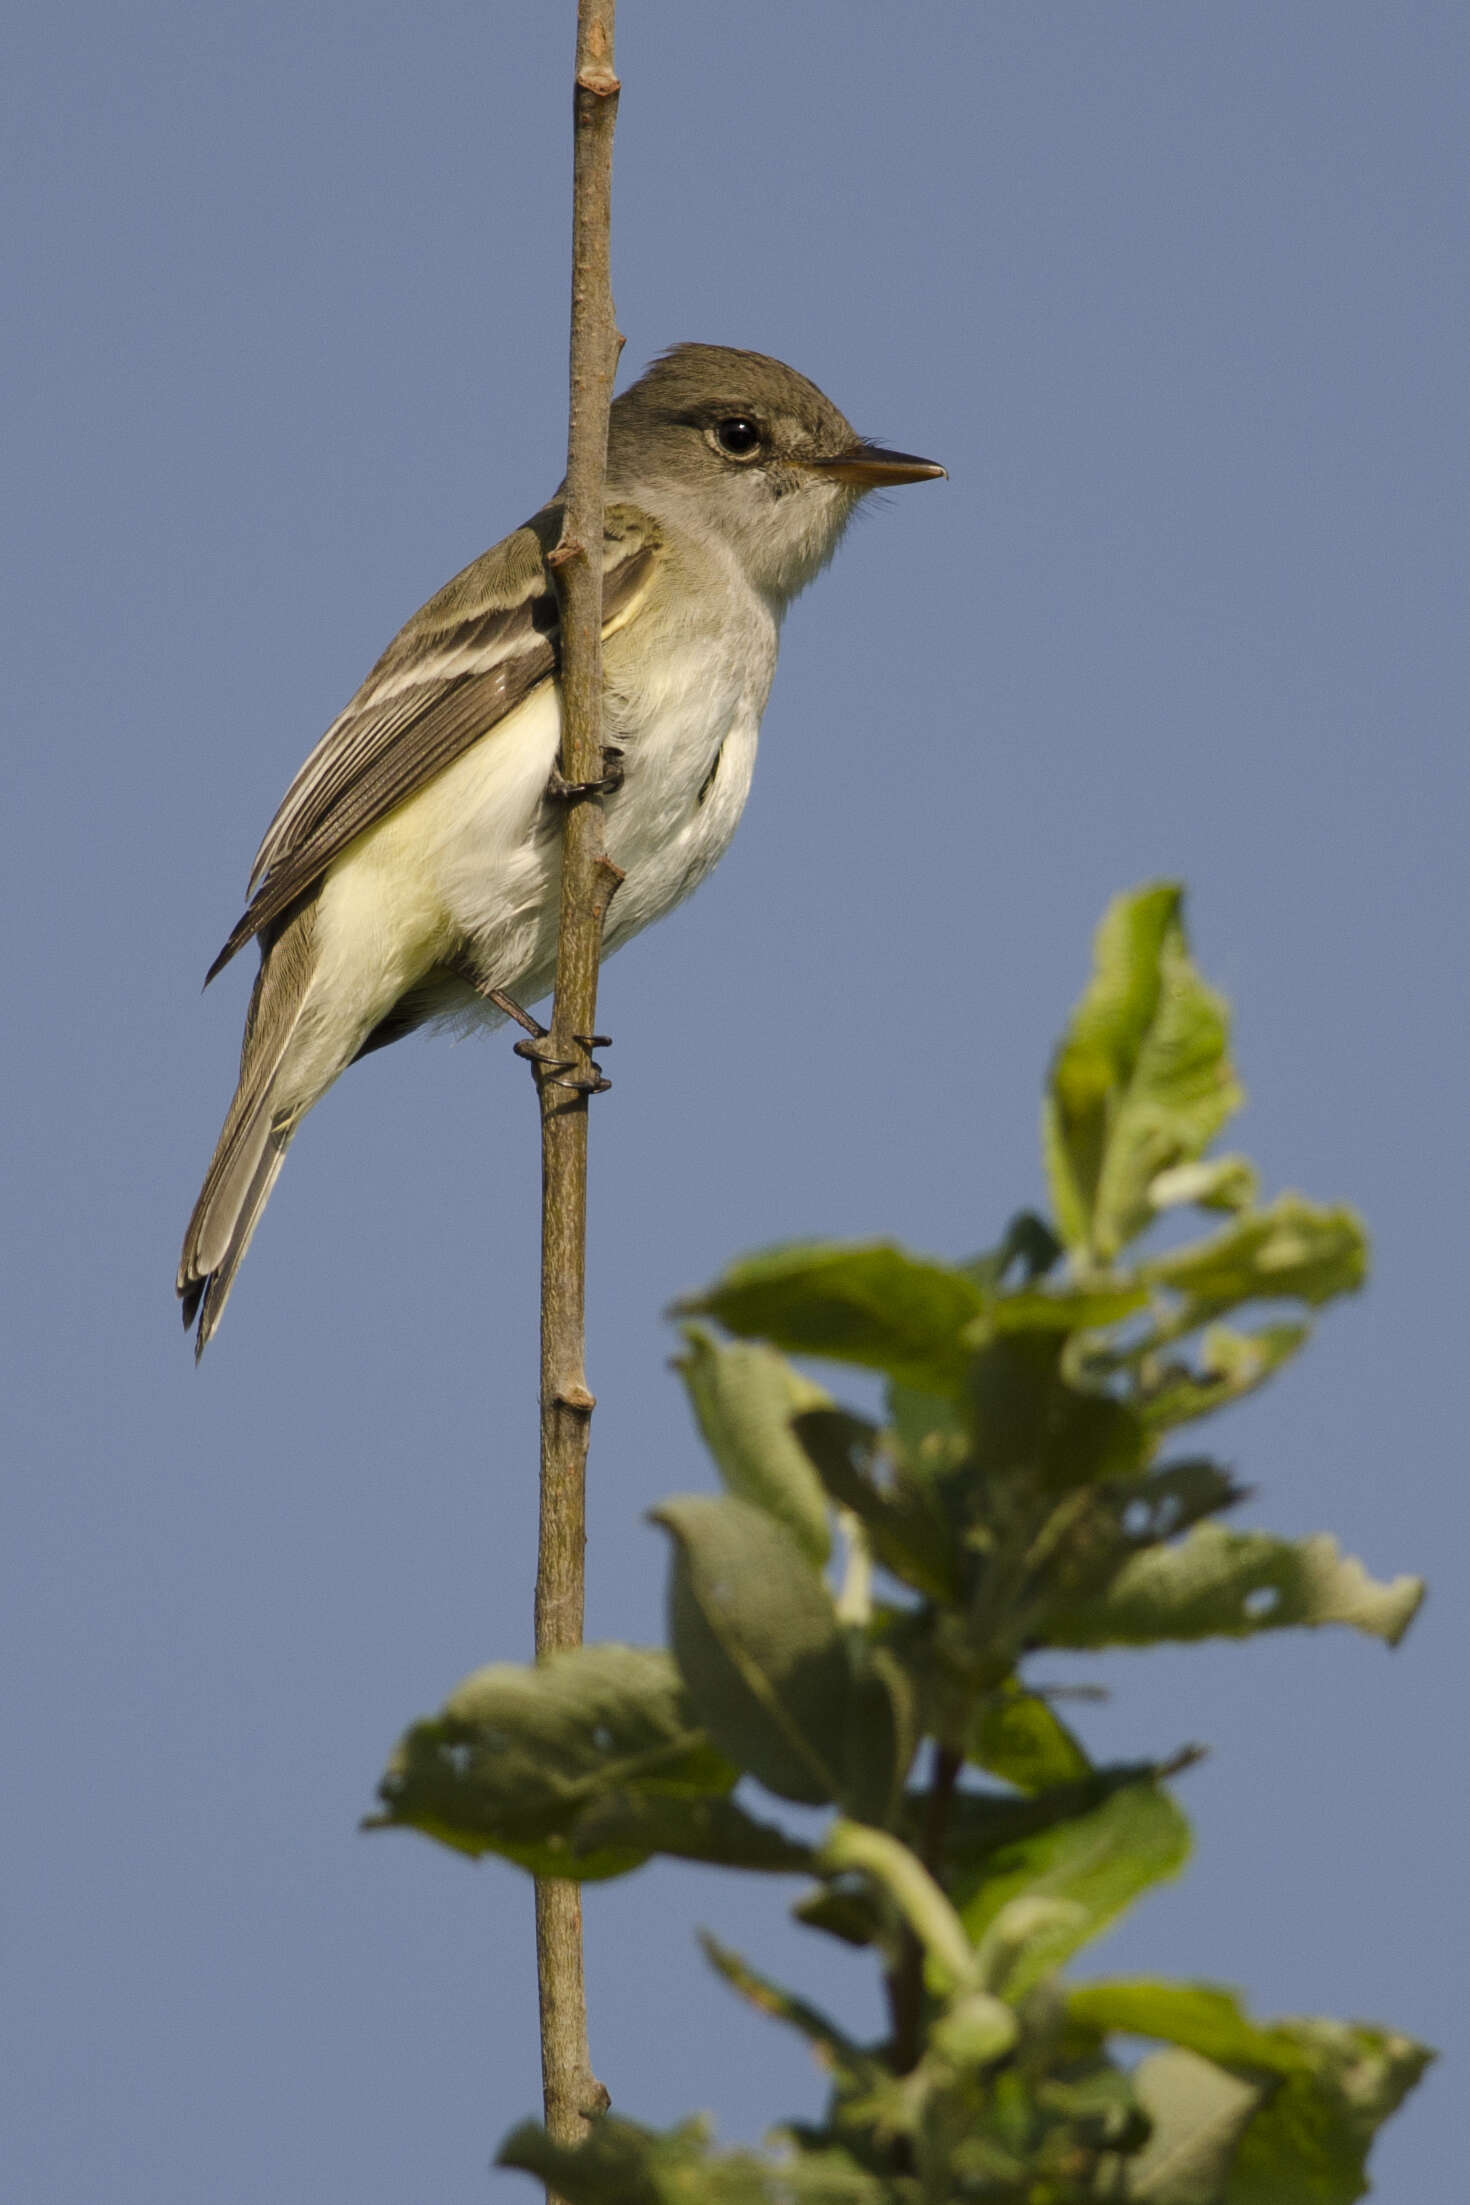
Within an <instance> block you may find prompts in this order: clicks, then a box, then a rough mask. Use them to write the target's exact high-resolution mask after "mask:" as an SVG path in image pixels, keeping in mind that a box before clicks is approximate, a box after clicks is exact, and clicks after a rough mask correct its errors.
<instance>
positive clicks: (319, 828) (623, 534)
mask: <svg viewBox="0 0 1470 2205" xmlns="http://www.w3.org/2000/svg"><path fill="white" fill-rule="evenodd" d="M560 521H561V515H560V511H559V509H558V508H556V507H554V506H552V507H547V508H546V510H545V511H544V512H543V513H538V514H537V516H536V518H535V519H534V520H533V521H531V522H529V523H528V524H527V526H526V527H525V528H522V529H518V530H517V531H516V533H515V535H513V536H508V537H507V538H506V539H505V541H504V543H502V544H497V545H496V547H495V548H494V550H493V551H488V552H486V553H485V555H484V557H483V558H481V559H477V560H476V561H475V562H474V564H473V565H472V566H469V567H466V568H465V570H464V572H463V573H462V574H459V575H456V576H455V578H454V580H453V581H452V582H450V583H447V584H446V586H445V587H444V588H443V589H442V590H441V591H440V592H439V594H438V595H437V597H432V598H430V600H429V602H428V604H427V605H425V606H424V607H423V609H422V610H421V611H420V612H418V613H416V614H415V615H414V617H413V619H412V620H411V621H409V623H408V625H407V626H406V627H405V628H404V629H403V630H402V631H401V633H400V634H399V635H398V636H396V637H395V638H394V640H393V642H392V643H390V644H389V646H388V648H387V650H386V651H385V652H384V653H383V656H382V657H381V658H380V659H379V661H378V663H377V665H376V666H375V667H374V668H373V670H372V672H371V673H370V674H369V675H368V678H367V680H366V681H365V682H364V683H363V685H362V687H361V689H359V690H358V692H357V695H356V696H355V697H354V698H353V700H352V702H351V703H350V704H349V705H348V707H347V709H346V710H345V712H342V713H341V714H339V716H338V717H337V719H335V720H334V721H333V722H332V725H331V726H330V727H329V728H328V729H327V732H326V734H325V735H324V736H323V737H322V739H321V741H320V742H319V743H318V744H317V746H316V748H315V750H314V751H313V752H312V754H311V756H310V757H309V758H308V759H307V761H306V763H305V765H304V766H303V767H302V768H301V771H300V772H299V773H298V774H297V776H296V778H295V780H294V781H293V782H292V784H291V786H290V788H289V789H288V790H287V792H286V795H285V797H284V798H283V800H282V803H281V806H280V809H279V810H278V811H277V813H276V816H275V818H274V819H273V820H272V821H271V824H270V826H269V827H268V828H267V830H266V834H265V839H264V840H263V841H262V843H261V845H260V849H259V852H258V853H257V855H256V859H255V864H254V866H253V868H252V870H251V875H250V884H249V885H250V892H251V895H250V903H249V905H248V907H247V909H246V910H245V912H244V913H243V914H242V916H241V917H240V918H239V919H238V920H237V922H236V924H235V926H234V928H233V929H232V931H231V933H230V937H229V939H228V941H227V942H226V943H225V945H224V947H223V949H222V950H221V951H220V953H219V955H218V956H217V957H216V959H215V961H214V963H213V964H212V965H211V966H210V968H209V972H208V974H207V975H206V979H205V985H206V986H208V984H209V981H211V980H212V979H213V978H214V977H215V975H216V973H218V972H221V971H223V969H224V967H225V966H226V965H227V964H228V963H229V961H230V959H231V958H232V957H233V956H234V955H235V953H236V952H237V950H239V949H242V948H243V947H244V945H245V943H246V942H248V941H249V940H250V939H251V937H252V935H255V934H258V933H259V932H260V930H261V928H262V927H265V926H269V925H270V924H271V922H272V921H273V920H275V919H278V918H279V917H281V915H282V914H283V913H284V912H286V911H288V910H289V909H290V907H291V906H292V905H293V904H294V903H297V902H298V901H299V900H300V898H301V897H302V896H303V895H305V894H306V893H307V891H308V890H309V889H311V888H312V887H313V886H314V885H315V884H316V882H317V881H319V880H320V879H321V876H322V875H323V873H324V872H325V871H326V870H327V867H328V866H329V865H330V864H331V863H332V861H333V859H334V858H336V857H338V856H340V854H341V852H342V851H343V850H344V849H346V847H347V845H348V844H349V843H350V842H352V841H355V839H356V838H357V836H358V835H360V834H362V833H364V832H365V831H366V829H367V828H369V827H371V826H374V825H375V824H376V823H377V821H378V820H380V819H382V818H384V817H385V816H386V814H387V813H388V812H390V811H392V810H393V809H394V807H395V806H396V805H398V804H401V803H403V802H404V800H405V799H406V798H407V797H410V796H412V795H414V794H415V793H416V791H417V790H419V789H421V788H422V787H423V786H424V785H425V783H426V782H428V781H431V780H432V779H433V778H434V776H435V775H436V774H439V773H442V772H443V770H444V768H445V767H446V766H447V765H449V764H450V763H452V761H453V760H454V759H455V758H457V757H459V756H460V755H461V753H462V752H464V751H466V750H468V749H469V748H470V746H471V745H472V744H474V743H477V742H479V740H480V739H481V737H482V736H484V735H487V734H488V733H489V732H490V730H491V729H492V728H494V727H496V726H497V725H498V724H499V723H500V722H501V721H503V720H504V719H505V718H506V717H507V716H508V714H509V713H511V712H512V711H514V709H515V707H516V706H517V705H518V704H520V703H521V702H522V701H523V700H524V699H525V698H526V697H528V696H529V695H530V694H531V691H532V690H533V689H535V688H536V687H537V686H538V685H539V684H540V683H541V682H543V681H546V680H548V679H549V678H550V677H551V676H552V675H553V674H554V673H555V672H556V669H557V666H558V664H559V662H560V649H559V632H558V620H557V600H556V591H555V587H554V585H553V583H552V579H551V570H550V568H549V566H548V564H547V554H548V553H549V552H550V550H551V548H552V546H553V545H554V544H555V543H556V540H557V537H558V535H559V533H560ZM657 552H658V533H657V529H656V527H655V525H654V524H653V523H652V522H651V521H650V520H649V519H648V517H647V516H646V515H644V514H641V513H637V512H636V511H635V510H634V509H632V508H629V507H615V508H611V509H610V510H609V512H608V516H607V530H606V534H605V537H604V543H603V631H604V633H605V634H606V633H607V632H609V630H611V629H612V628H614V627H619V626H621V625H622V623H623V622H624V621H625V620H626V619H627V618H628V617H629V616H630V614H631V613H632V612H633V610H634V608H635V606H636V604H637V602H638V600H639V598H640V597H641V596H642V594H643V591H644V589H645V588H646V586H647V583H648V579H649V576H650V574H651V572H652V569H653V565H654V561H655V559H656V557H657Z"/></svg>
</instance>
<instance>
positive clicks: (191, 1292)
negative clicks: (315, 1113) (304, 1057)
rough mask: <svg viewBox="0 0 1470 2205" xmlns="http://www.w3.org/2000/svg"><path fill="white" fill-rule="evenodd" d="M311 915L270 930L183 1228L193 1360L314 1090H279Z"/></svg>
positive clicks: (182, 1265)
mask: <svg viewBox="0 0 1470 2205" xmlns="http://www.w3.org/2000/svg"><path fill="white" fill-rule="evenodd" d="M314 917H315V908H314V905H311V904H308V905H307V906H306V908H305V909H304V910H303V911H301V912H299V913H298V914H297V915H296V916H295V917H293V918H292V919H290V920H289V921H288V922H287V924H286V925H285V926H284V927H283V928H282V929H281V931H280V932H279V934H277V935H276V937H275V939H274V940H273V941H272V942H271V944H270V947H269V948H268V950H267V951H266V953H265V956H264V958H263V960H262V962H261V967H260V973H259V976H258V977H257V979H256V982H255V992H254V994H253V995H252V996H251V998H250V1010H249V1014H248V1016H247V1018H246V1021H245V1041H244V1046H243V1048H242V1049H241V1052H240V1084H239V1086H238V1087H237V1088H236V1090H235V1099H234V1101H233V1102H232V1103H231V1105H230V1109H229V1115H228V1116H227V1117H226V1119H225V1122H224V1127H223V1129H222V1131H221V1133H220V1137H219V1142H218V1145H217V1146H216V1148H215V1152H214V1156H213V1158H212V1160H211V1162H210V1166H209V1170H208V1171H207V1172H206V1173H205V1175H204V1185H203V1187H202V1188H201V1189H200V1192H199V1200H198V1201H197V1202H196V1203H195V1205H194V1214H193V1216H192V1217H191V1218H190V1220H189V1229H188V1231H187V1232H186V1233H185V1235H184V1248H183V1254H182V1255H181V1256H180V1258H179V1275H178V1281H177V1287H178V1295H179V1300H180V1302H181V1303H182V1304H183V1313H184V1324H185V1327H186V1328H187V1327H188V1326H189V1325H191V1324H193V1322H194V1320H195V1318H196V1316H197V1318H198V1320H199V1325H198V1331H197V1333H196V1335H195V1341H194V1359H195V1361H196V1362H197V1361H198V1359H199V1357H200V1356H201V1355H202V1354H203V1353H204V1350H205V1348H206V1347H207V1346H208V1345H209V1342H210V1339H211V1338H212V1337H213V1334H214V1331H215V1328H216V1327H217V1326H218V1324H219V1321H220V1318H221V1317H222V1316H223V1315H224V1307H225V1303H226V1301H227V1300H228V1299H229V1293H230V1288H231V1286H232V1284H233V1283H234V1277H235V1273H236V1272H237V1271H238V1270H239V1268H240V1265H241V1262H242V1261H243V1260H244V1256H245V1251H246V1249H247V1248H248V1247H249V1246H250V1238H251V1235H252V1234H253V1233H254V1231H255V1228H256V1225H257V1223H258V1222H259V1219H260V1213H261V1211H262V1210H263V1209H264V1208H265V1205H266V1203H267V1201H268V1200H269V1198H270V1191H271V1188H272V1187H273V1186H274V1185H275V1183H276V1174H277V1173H278V1172H279V1171H280V1168H281V1165H282V1163H283V1162H284V1161H285V1156H286V1150H287V1148H288V1147H289V1146H290V1142H291V1136H292V1134H293V1133H294V1132H295V1131H296V1128H297V1126H298V1125H299V1124H300V1122H301V1119H302V1118H303V1117H304V1115H305V1113H306V1110H307V1108H309V1106H310V1103H311V1102H314V1101H316V1099H317V1096H316V1095H315V1094H313V1095H311V1096H309V1097H308V1098H306V1099H304V1100H303V1099H302V1098H301V1097H300V1096H299V1095H289V1096H288V1095H286V1094H283V1093H282V1088H283V1085H284V1084H285V1083H284V1082H283V1079H282V1073H283V1070H284V1069H285V1067H286V1060H287V1053H288V1050H289V1048H290V1044H291V1041H292V1038H293V1036H294V1035H295V1034H296V1031H297V1027H298V1025H299V1023H300V1020H301V1014H302V1011H303V1009H304V1008H305V1005H306V998H307V989H308V983H309V980H310V977H311V967H312V961H313V960H312V941H311V936H312V931H313V921H314ZM294 1084H295V1083H294V1082H293V1083H292V1085H293V1086H294Z"/></svg>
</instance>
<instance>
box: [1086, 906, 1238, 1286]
mask: <svg viewBox="0 0 1470 2205" xmlns="http://www.w3.org/2000/svg"><path fill="white" fill-rule="evenodd" d="M1181 904H1182V896H1181V892H1180V890H1179V889H1178V888H1177V887H1176V886H1174V885H1172V884H1170V883H1162V884H1159V885H1156V886H1153V887H1148V888H1143V889H1137V890H1135V891H1134V892H1133V893H1132V894H1130V895H1124V896H1120V897H1118V898H1117V899H1116V900H1115V901H1114V902H1113V903H1112V904H1110V905H1109V907H1108V910H1107V912H1106V913H1105V914H1104V917H1103V921H1102V924H1101V926H1100V927H1099V929H1098V933H1097V937H1096V942H1095V945H1094V969H1093V976H1092V979H1091V981H1090V983H1089V985H1088V987H1087V990H1086V992H1085V993H1084V995H1083V997H1082V999H1081V1001H1080V1002H1079V1003H1078V1005H1077V1008H1076V1010H1075V1011H1074V1012H1073V1014H1072V1019H1071V1023H1070V1025H1069V1026H1068V1029H1067V1032H1066V1035H1065V1037H1064V1039H1063V1041H1062V1044H1061V1047H1060V1048H1059V1049H1058V1051H1057V1054H1056V1057H1055V1059H1054V1061H1053V1065H1052V1072H1051V1080H1050V1084H1049V1087H1048V1091H1047V1096H1046V1102H1045V1107H1044V1112H1043V1120H1042V1142H1043V1150H1044V1154H1045V1160H1046V1169H1047V1177H1048V1181H1049V1184H1050V1187H1051V1195H1052V1202H1053V1205H1054V1207H1055V1210H1056V1215H1057V1219H1058V1222H1059V1224H1060V1226H1061V1231H1062V1238H1063V1240H1064V1241H1065V1242H1066V1243H1067V1246H1068V1247H1069V1248H1070V1249H1072V1250H1073V1251H1074V1252H1076V1253H1078V1254H1081V1255H1083V1256H1085V1257H1087V1258H1088V1259H1090V1260H1092V1261H1094V1262H1099V1263H1110V1262H1111V1261H1112V1260H1113V1258H1114V1257H1115V1256H1116V1255H1117V1254H1118V1252H1119V1250H1120V1249H1122V1248H1123V1247H1125V1246H1126V1245H1127V1243H1128V1242H1129V1241H1130V1240H1131V1239H1132V1238H1133V1237H1134V1236H1135V1234H1137V1233H1139V1232H1141V1231H1142V1229H1143V1227H1144V1226H1145V1225H1147V1224H1148V1223H1149V1221H1150V1219H1151V1217H1152V1215H1153V1207H1152V1204H1151V1201H1150V1196H1149V1189H1150V1187H1151V1186H1152V1185H1153V1183H1154V1182H1155V1181H1156V1180H1157V1179H1158V1177H1159V1175H1160V1174H1161V1173H1163V1172H1167V1171H1169V1170H1172V1169H1173V1168H1175V1167H1176V1166H1178V1165H1180V1164H1183V1163H1190V1162H1193V1161H1194V1159H1195V1158H1197V1157H1199V1156H1200V1155H1202V1154H1203V1152H1204V1150H1205V1148H1206V1147H1207V1146H1208V1144H1209V1142H1210V1141H1212V1140H1213V1139H1214V1137H1215V1135H1216V1134H1217V1133H1218V1132H1219V1130H1220V1128H1221V1127H1222V1126H1223V1125H1224V1124H1225V1122H1226V1120H1227V1119H1228V1118H1229V1117H1230V1116H1231V1114H1232V1112H1233V1111H1235V1110H1236V1109H1237V1108H1238V1107H1239V1105H1240V1101H1241V1090H1240V1087H1239V1085H1238V1083H1237V1081H1236V1078H1235V1073H1234V1069H1233V1067H1232V1066H1231V1064H1230V1061H1229V1056H1228V1053H1227V1047H1228V1038H1229V1030H1228V1022H1227V1015H1226V1010H1225V1005H1224V1002H1223V1000H1222V999H1221V998H1220V997H1219V996H1218V995H1216V994H1215V993H1214V992H1213V991H1212V990H1211V989H1209V988H1207V987H1206V986H1205V984H1204V982H1203V981H1202V980H1201V979H1200V977H1199V975H1198V973H1197V972H1196V971H1195V969H1194V966H1193V965H1192V964H1191V962H1190V958H1189V952H1188V948H1187V946H1186V943H1185V937H1184V929H1183V926H1182V924H1181V920H1180V910H1181Z"/></svg>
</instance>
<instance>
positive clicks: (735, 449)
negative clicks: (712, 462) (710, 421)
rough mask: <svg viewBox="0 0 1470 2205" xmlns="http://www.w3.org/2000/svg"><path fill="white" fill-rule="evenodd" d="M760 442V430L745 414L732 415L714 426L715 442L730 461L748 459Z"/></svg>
mask: <svg viewBox="0 0 1470 2205" xmlns="http://www.w3.org/2000/svg"><path fill="white" fill-rule="evenodd" d="M760 440H761V433H760V430H759V429H758V428H757V427H756V425H755V423H754V422H753V421H752V420H751V419H750V418H749V416H748V415H747V414H743V413H734V414H731V416H730V418H729V420H728V421H720V422H717V423H716V424H715V441H716V443H717V444H718V445H719V447H720V450H721V451H722V452H728V453H729V454H730V457H731V458H732V459H749V457H750V455H751V453H752V452H753V451H755V450H756V448H757V446H758V445H759V443H760Z"/></svg>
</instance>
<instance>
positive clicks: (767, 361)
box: [607, 344, 863, 605]
mask: <svg viewBox="0 0 1470 2205" xmlns="http://www.w3.org/2000/svg"><path fill="white" fill-rule="evenodd" d="M859 448H860V446H859V439H858V437H857V435H856V433H855V431H854V430H853V428H852V426H851V424H850V423H849V422H848V421H847V420H846V419H845V418H844V417H843V415H842V414H840V413H839V412H838V410H837V408H836V407H835V406H834V405H833V404H832V401H831V400H830V399H829V398H827V397H825V396H824V395H823V393H822V392H821V391H819V390H818V388H817V386H816V384H815V383H811V382H808V380H807V378H806V377H805V376H804V375H798V374H797V372H796V370H795V369H794V368H789V367H787V366H786V365H785V363H784V362H783V361H781V360H773V359H771V358H769V357H768V355H767V354H765V353H763V352H741V351H737V350H735V349H733V348H732V347H730V346H726V345H701V344H681V345H675V346H673V347H672V349H671V350H669V351H668V352H666V353H664V354H663V355H662V356H661V357H660V358H659V359H657V360H655V361H654V362H653V364H652V366H651V367H649V368H648V369H647V370H646V371H645V372H644V373H643V375H641V376H640V377H639V379H638V381H637V382H636V383H634V384H633V386H632V387H631V389H629V390H626V391H624V392H623V394H622V396H621V397H619V398H616V399H614V401H613V407H612V418H611V421H610V424H609V430H608V455H607V461H608V492H609V495H610V496H613V497H624V498H628V499H631V500H632V501H633V502H634V503H636V504H641V505H644V506H646V507H647V508H648V509H649V510H650V511H651V512H653V513H655V514H657V515H658V517H659V518H660V519H666V520H669V521H671V522H672V523H673V524H674V526H676V527H682V528H687V529H689V530H691V531H692V532H693V533H696V534H699V535H702V536H706V537H710V536H713V537H716V538H718V539H719V540H720V541H721V542H722V543H723V545H724V546H725V548H726V549H727V550H729V551H733V552H734V554H735V556H736V558H737V559H738V560H739V561H740V564H741V565H742V567H743V568H744V569H745V572H746V574H747V576H748V577H749V579H750V581H751V582H752V583H753V584H754V586H755V587H756V588H757V589H758V590H759V591H761V593H762V594H763V595H766V596H768V597H770V598H771V599H772V600H774V601H775V602H776V603H777V604H778V605H782V604H784V603H785V602H786V601H787V599H789V598H790V597H792V596H794V595H795V593H796V591H797V590H799V589H801V588H803V587H804V586H805V584H806V583H807V582H809V581H810V580H811V579H812V577H813V576H814V575H815V574H816V573H817V572H818V571H819V570H820V569H821V567H823V566H824V565H825V564H826V562H827V560H828V559H829V558H830V557H831V555H832V553H833V551H834V550H835V549H836V547H837V541H838V538H839V537H840V536H841V534H842V530H843V528H844V527H845V525H846V523H847V520H848V518H849V516H850V515H851V513H852V510H853V507H854V506H855V505H856V504H857V501H858V499H859V497H860V496H861V495H862V489H863V485H861V484H854V483H852V482H844V481H842V480H840V479H838V478H837V477H836V476H835V475H833V474H832V473H831V472H830V471H828V470H827V469H826V468H824V466H823V462H828V463H830V462H832V461H836V460H839V459H840V458H841V457H842V455H843V454H845V453H848V452H852V451H854V450H857V449H859Z"/></svg>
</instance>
